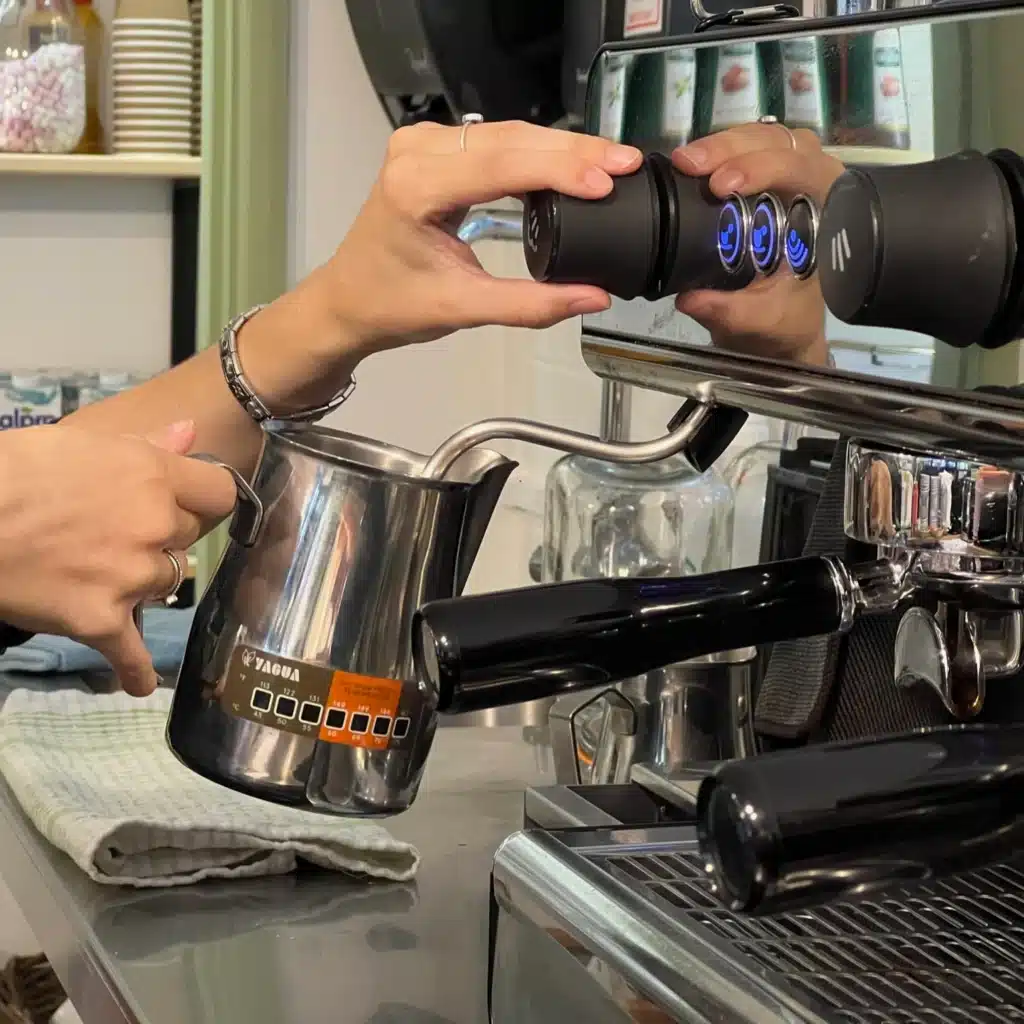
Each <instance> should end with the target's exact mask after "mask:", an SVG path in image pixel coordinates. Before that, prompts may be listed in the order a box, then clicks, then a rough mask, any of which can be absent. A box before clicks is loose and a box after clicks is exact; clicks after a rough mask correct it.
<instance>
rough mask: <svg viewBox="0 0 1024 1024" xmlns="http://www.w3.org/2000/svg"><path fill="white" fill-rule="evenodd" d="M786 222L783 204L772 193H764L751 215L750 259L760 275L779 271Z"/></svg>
mask: <svg viewBox="0 0 1024 1024" xmlns="http://www.w3.org/2000/svg"><path fill="white" fill-rule="evenodd" d="M784 221H785V211H784V210H783V209H782V203H780V202H779V200H778V199H777V198H776V197H775V196H773V195H772V194H771V193H770V192H765V193H763V194H762V195H761V197H760V198H759V199H758V200H757V203H756V205H755V206H754V212H753V213H752V214H751V215H750V258H751V260H752V261H753V264H754V269H755V270H756V271H757V272H758V273H759V274H764V275H765V276H767V275H769V274H774V273H775V271H776V270H777V269H778V266H779V262H780V261H781V259H782V246H781V236H782V232H783V230H784V228H783V224H784Z"/></svg>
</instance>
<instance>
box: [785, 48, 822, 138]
mask: <svg viewBox="0 0 1024 1024" xmlns="http://www.w3.org/2000/svg"><path fill="white" fill-rule="evenodd" d="M825 47H826V40H825V39H823V38H821V37H820V36H811V37H808V38H806V39H791V40H787V41H786V42H783V43H781V44H780V47H779V49H780V56H781V68H780V71H781V79H782V114H781V120H782V122H783V123H784V124H786V125H787V126H788V127H790V128H807V129H808V130H810V131H812V132H814V133H815V135H817V136H818V137H819V138H820V139H822V140H824V139H825V138H826V137H827V135H828V127H829V125H828V122H829V98H828V81H827V77H826V74H825V67H826V64H825V52H826V50H825Z"/></svg>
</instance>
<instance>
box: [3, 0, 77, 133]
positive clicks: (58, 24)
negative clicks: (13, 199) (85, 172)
mask: <svg viewBox="0 0 1024 1024" xmlns="http://www.w3.org/2000/svg"><path fill="white" fill-rule="evenodd" d="M85 82H86V62H85V45H84V39H83V35H82V26H81V24H80V22H79V20H78V16H77V15H76V13H75V4H74V3H73V0H0V150H2V151H4V152H8V153H70V152H72V151H73V150H74V149H75V147H76V146H77V145H78V143H79V140H80V139H81V138H82V133H83V132H84V130H85V111H86V88H85Z"/></svg>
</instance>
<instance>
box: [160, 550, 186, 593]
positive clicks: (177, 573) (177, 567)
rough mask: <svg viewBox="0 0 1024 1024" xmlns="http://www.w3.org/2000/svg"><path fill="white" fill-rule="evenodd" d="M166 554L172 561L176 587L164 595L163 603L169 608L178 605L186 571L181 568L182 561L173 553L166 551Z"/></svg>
mask: <svg viewBox="0 0 1024 1024" xmlns="http://www.w3.org/2000/svg"><path fill="white" fill-rule="evenodd" d="M164 554H165V555H166V556H167V557H168V558H169V559H170V562H171V565H172V566H173V567H174V586H173V587H171V589H170V590H169V591H168V592H167V593H166V594H164V597H163V602H164V604H165V605H167V607H168V608H170V607H171V605H174V604H177V603H178V591H179V590H181V585H182V583H184V582H185V570H184V569H183V568H182V566H181V561H180V560H179V558H178V556H177V555H176V554H175V553H174V552H173V551H168V550H166V548H165V549H164Z"/></svg>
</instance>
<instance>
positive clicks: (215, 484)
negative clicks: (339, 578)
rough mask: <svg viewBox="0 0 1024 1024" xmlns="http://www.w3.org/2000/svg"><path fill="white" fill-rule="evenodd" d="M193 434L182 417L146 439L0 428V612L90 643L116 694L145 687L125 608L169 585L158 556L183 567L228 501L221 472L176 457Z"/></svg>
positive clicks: (144, 666) (150, 683) (150, 680)
mask: <svg viewBox="0 0 1024 1024" xmlns="http://www.w3.org/2000/svg"><path fill="white" fill-rule="evenodd" d="M194 437H195V428H194V426H193V425H192V424H191V423H188V422H186V423H179V424H175V425H174V426H172V427H169V428H168V429H167V430H165V431H162V432H161V433H160V434H159V435H155V436H153V437H151V438H149V439H143V438H134V437H111V436H109V435H103V434H98V433H96V434H94V433H93V432H91V431H88V430H83V429H82V428H80V427H76V426H73V425H72V424H61V425H59V426H58V425H55V426H40V427H27V428H24V429H22V430H11V431H7V432H5V433H4V434H3V435H2V436H0V479H2V480H3V486H2V487H0V620H3V621H4V622H7V623H9V624H10V625H12V626H17V627H19V628H21V629H25V630H29V631H31V632H34V633H55V634H59V635H63V636H70V637H72V638H74V639H75V640H79V641H81V642H82V643H85V644H88V645H89V646H90V647H93V648H95V649H96V650H97V651H99V652H100V654H102V655H103V656H104V657H105V658H106V659H107V660H108V661H109V662H110V663H111V665H112V666H113V669H114V672H115V673H116V675H117V678H118V680H119V681H120V683H121V685H122V686H123V687H124V689H125V690H127V691H128V692H129V693H132V694H135V695H138V696H142V695H144V694H147V693H150V692H151V691H152V690H153V688H154V687H155V686H156V684H157V676H156V673H155V672H154V670H153V661H152V659H151V658H150V656H149V653H148V652H147V650H146V647H145V644H144V643H143V641H142V638H141V637H140V636H139V633H138V631H137V630H136V628H135V626H134V625H133V623H132V609H133V608H134V607H135V605H136V604H138V603H139V602H140V601H144V600H153V599H159V598H161V597H163V596H165V595H166V594H167V593H168V592H169V591H170V589H171V587H172V586H173V585H174V582H175V572H174V568H173V566H172V565H171V560H170V559H169V558H168V557H167V552H168V551H172V552H173V553H174V554H175V556H176V557H177V558H178V559H179V560H180V562H181V564H182V566H184V564H185V557H186V550H187V549H188V548H189V547H191V546H192V544H194V543H195V541H196V539H197V538H198V537H199V534H200V529H201V527H202V524H203V522H204V521H207V523H208V522H209V520H214V521H216V520H219V519H222V518H223V517H224V516H226V515H227V514H228V513H229V512H230V511H231V510H232V508H233V507H234V504H235V485H234V481H233V479H232V477H231V475H230V474H229V473H228V472H227V471H226V470H224V469H221V468H220V467H218V466H212V465H210V464H208V463H205V462H198V461H196V460H194V459H187V458H184V457H183V456H184V454H185V453H186V452H187V451H188V450H189V449H190V448H191V446H192V442H193V440H194Z"/></svg>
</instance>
